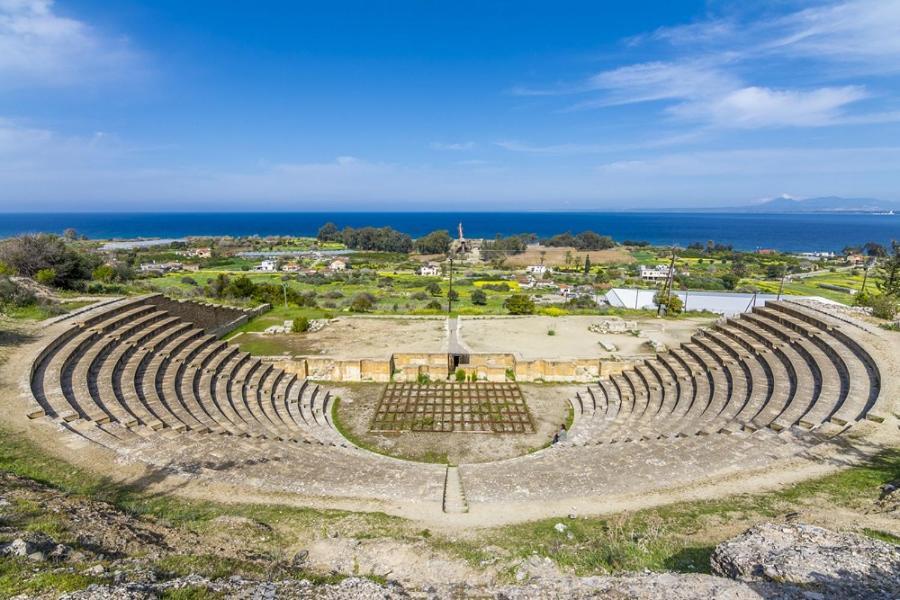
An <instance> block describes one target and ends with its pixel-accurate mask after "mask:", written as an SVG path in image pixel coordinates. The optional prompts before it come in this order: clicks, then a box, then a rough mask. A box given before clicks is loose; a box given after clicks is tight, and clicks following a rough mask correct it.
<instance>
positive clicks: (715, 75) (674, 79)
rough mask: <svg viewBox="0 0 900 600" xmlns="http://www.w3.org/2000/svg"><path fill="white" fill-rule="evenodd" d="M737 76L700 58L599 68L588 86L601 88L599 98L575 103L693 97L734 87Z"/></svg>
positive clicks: (625, 101)
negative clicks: (599, 71)
mask: <svg viewBox="0 0 900 600" xmlns="http://www.w3.org/2000/svg"><path fill="white" fill-rule="evenodd" d="M738 85H739V80H738V79H737V78H736V77H734V76H732V75H729V74H728V73H726V72H724V71H723V70H721V69H720V68H718V65H717V64H715V63H710V62H703V61H684V62H660V61H657V62H648V63H640V64H635V65H628V66H625V67H620V68H618V69H612V70H609V71H603V72H601V73H598V74H597V75H594V76H593V77H591V78H589V79H588V86H589V87H590V88H591V89H593V90H597V91H600V92H604V95H603V96H602V97H601V98H598V99H595V100H589V101H586V102H582V103H580V104H578V105H576V107H590V106H594V107H600V106H615V105H619V104H633V103H637V102H649V101H654V100H671V99H681V98H696V97H704V96H712V95H715V94H721V93H724V92H727V91H728V90H731V89H734V88H735V87H737V86H738Z"/></svg>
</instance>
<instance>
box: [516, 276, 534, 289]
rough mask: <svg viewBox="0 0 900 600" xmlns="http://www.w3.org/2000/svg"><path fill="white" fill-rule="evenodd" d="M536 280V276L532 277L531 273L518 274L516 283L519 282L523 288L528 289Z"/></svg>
mask: <svg viewBox="0 0 900 600" xmlns="http://www.w3.org/2000/svg"><path fill="white" fill-rule="evenodd" d="M534 282H535V280H534V277H532V276H531V275H517V276H516V283H518V284H519V287H520V288H523V289H526V290H528V289H531V288H533V287H534Z"/></svg>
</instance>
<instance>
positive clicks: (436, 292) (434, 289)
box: [425, 281, 441, 296]
mask: <svg viewBox="0 0 900 600" xmlns="http://www.w3.org/2000/svg"><path fill="white" fill-rule="evenodd" d="M425 291H426V292H428V293H429V294H431V295H432V296H440V295H441V286H440V285H438V284H437V283H436V282H434V281H432V282H431V283H429V284H428V285H427V286H425Z"/></svg>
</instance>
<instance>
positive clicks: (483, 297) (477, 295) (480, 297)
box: [472, 288, 487, 306]
mask: <svg viewBox="0 0 900 600" xmlns="http://www.w3.org/2000/svg"><path fill="white" fill-rule="evenodd" d="M472 304H476V305H478V306H484V305H486V304H487V294H485V293H484V290H480V289H478V288H475V289H474V290H473V291H472Z"/></svg>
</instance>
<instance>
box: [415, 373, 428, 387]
mask: <svg viewBox="0 0 900 600" xmlns="http://www.w3.org/2000/svg"><path fill="white" fill-rule="evenodd" d="M416 383H418V384H419V385H428V384H429V383H431V377H429V376H428V373H419V376H418V377H416Z"/></svg>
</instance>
